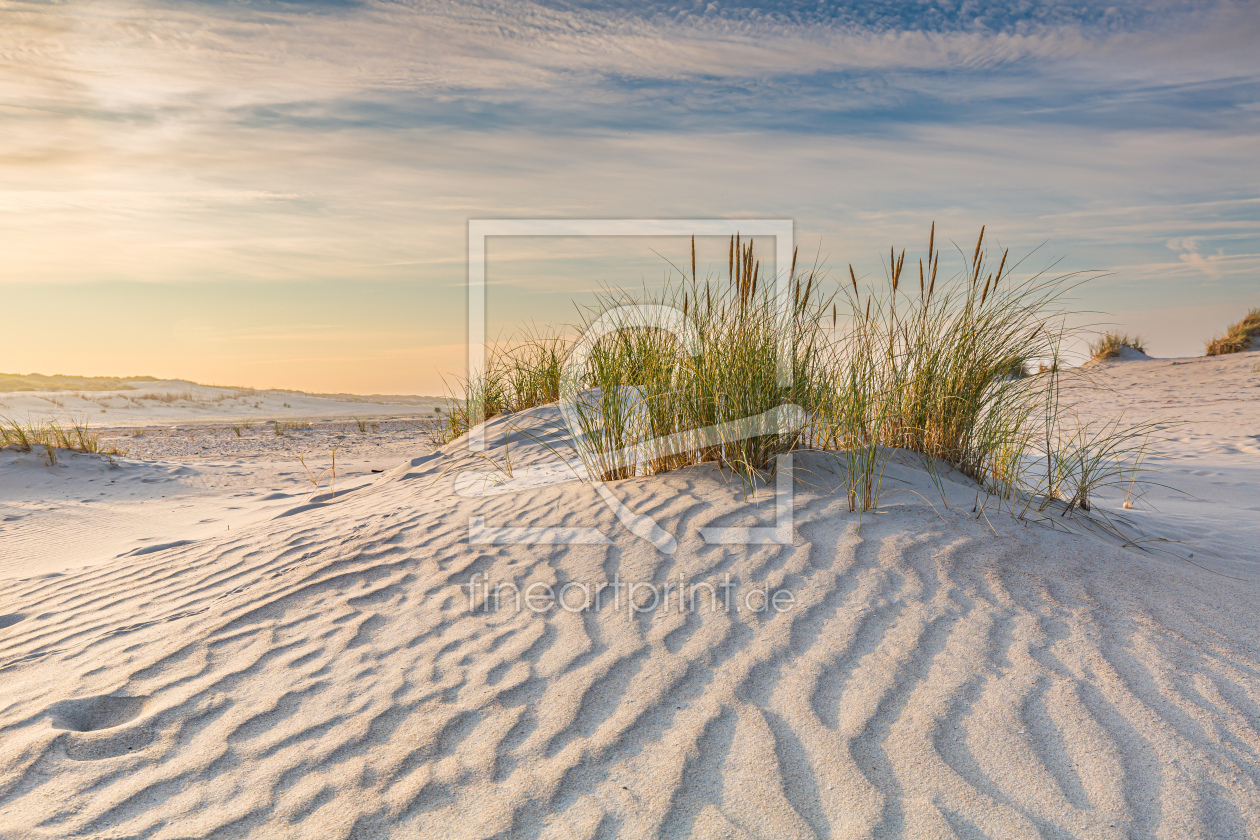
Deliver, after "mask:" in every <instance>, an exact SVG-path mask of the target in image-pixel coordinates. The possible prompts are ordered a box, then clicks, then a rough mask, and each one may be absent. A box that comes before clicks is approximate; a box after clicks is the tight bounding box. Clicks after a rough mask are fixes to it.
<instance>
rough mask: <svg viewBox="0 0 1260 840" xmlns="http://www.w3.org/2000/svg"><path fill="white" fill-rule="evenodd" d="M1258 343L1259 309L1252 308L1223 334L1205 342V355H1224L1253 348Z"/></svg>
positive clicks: (1259, 335) (1259, 337) (1259, 336)
mask: <svg viewBox="0 0 1260 840" xmlns="http://www.w3.org/2000/svg"><path fill="white" fill-rule="evenodd" d="M1257 345H1260V309H1253V310H1251V311H1250V312H1248V313H1247V317H1245V318H1243V319H1242V320H1241V321H1239V322H1238V323H1237V324H1234V325H1233V326H1232V327H1230V328H1229V329H1228V330H1226V331H1225V335H1223V336H1220V337H1218V338H1213V339H1212V340H1211V341H1209V342H1208V343H1207V355H1209V356H1224V355H1226V354H1228V353H1242V352H1244V351H1246V350H1254V349H1256V347H1257Z"/></svg>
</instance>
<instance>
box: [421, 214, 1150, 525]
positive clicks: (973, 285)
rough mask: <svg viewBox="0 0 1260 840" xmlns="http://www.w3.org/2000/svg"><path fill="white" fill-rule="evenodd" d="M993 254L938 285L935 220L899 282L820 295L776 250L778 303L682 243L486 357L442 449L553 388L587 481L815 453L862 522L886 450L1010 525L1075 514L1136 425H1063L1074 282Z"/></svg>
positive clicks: (1136, 454) (752, 261) (892, 279)
mask: <svg viewBox="0 0 1260 840" xmlns="http://www.w3.org/2000/svg"><path fill="white" fill-rule="evenodd" d="M1009 256H1010V255H1009V252H1007V251H1003V252H1001V253H1000V255H997V254H995V255H992V256H991V255H990V254H989V253H988V251H987V249H986V248H985V245H984V231H983V230H981V233H980V237H979V238H978V240H977V242H976V245H975V248H974V249H972V251H971V253H970V255H967V254H964V255H963V259H962V265H961V267H960V269H958V270H955V271H953V272H951V273H950V274H949V275H948V276H945V275H942V274H941V273H940V263H941V252H940V250H939V249H937V247H936V243H935V227H933V231H932V234H931V236H930V237H929V241H928V249H927V253H926V255H925V258H924V259H921V260H919V261H918V263H917V270H916V267H915V264H914V263H907V262H906V253H905V251H904V250H903V251H901V252H900V253H898V252H897V251H896V250H895V249H893V250H890V252H889V254H888V257H889V261H888V266H887V271H886V275H885V278H884V283H883V284H882V286H881V287H880V288H878V289H875V288H871V287H870V286H868V285H864V284H861V283H859V279H858V277H857V275H856V273H855V272H854V270H853V269H852V267H850V268H849V271H848V275H847V276H846V277H845V278H844V279H845V281H846V282H844V283H842V284H841V285H840V286H839V288H836V289H834V290H833V291H831V292H827V291H825V290H824V288H823V278H822V275H821V273H820V272H819V271H818V270H817V269H816V268H814V269H810V270H807V271H802V272H799V273H798V272H797V269H796V260H795V255H794V256H793V261H792V268H791V269H790V271H789V272H788V273H787V274H786V275H785V276H784V281H785V282H786V283H787V286H786V297H783V298H776V289H777V288H778V284H776V283H775V282H774V278H773V277H767V276H766V275H765V274H764V273H763V272H762V270H761V267H760V263H759V262H758V260H757V258H756V255H755V254H754V252H753V247H752V244H751V243H745V242H742V241H741V240H739V239H738V238H732V240H731V246H730V256H729V260H728V270H727V276H726V277H725V278H720V279H718V278H712V277H707V278H705V279H704V280H701V279H699V278H698V276H697V274H696V271H695V249H694V243H693V246H692V263H691V272H690V274H689V275H688V274H687V273H686V272H683V273H684V277H683V279H682V281H681V282H674V283H672V284H671V285H669V286H667V287H666V288H665V289H664V290H663V291H661V292H659V293H658V294H656V295H654V296H651V297H649V298H647V299H637V300H636V299H634V298H632V297H630V296H628V295H625V294H624V293H608V294H605V295H603V296H602V297H601V299H600V300H599V302H598V305H597V306H596V307H595V308H594V309H593V310H592V311H591V312H590V313H589V316H588V317H587V318H586V319H585V320H584V321H583V322H582V323H580V324H578V325H577V327H576V329H575V332H577V333H578V334H581V335H584V336H588V338H584V339H583V340H582V341H579V342H577V343H573V342H571V341H569V340H566V339H564V338H562V337H561V336H560V334H559V333H556V334H544V335H540V334H538V333H535V334H533V335H532V336H531V337H530V338H528V339H527V340H525V341H521V342H516V343H513V344H509V345H507V346H506V347H505V348H488V351H489V357H490V358H489V360H488V364H487V367H486V370H485V372H484V373H482V374H481V375H479V376H478V377H476V378H475V379H474V380H473V381H470V382H463V383H461V386H462V387H461V391H462V394H461V397H460V399H455V398H452V399H451V402H450V409H449V411H448V412H447V414H446V420H447V425H446V426H445V427H444V428H443V430H442V433H441V435H440V440H443V441H448V440H451V439H454V438H455V437H457V436H458V435H460V434H463V433H464V432H465V431H467V430H468V429H469V428H470V427H471V426H472V425H474V424H476V423H478V422H480V421H481V420H482V419H488V418H490V417H493V416H495V415H498V414H503V413H510V412H521V411H525V410H526V409H529V408H531V407H534V406H537V405H542V404H545V403H552V402H556V401H557V399H558V398H564V397H565V396H566V395H568V398H567V399H561V405H562V408H563V410H564V413H565V416H566V419H567V421H568V424H569V426H570V428H571V430H572V431H573V432H574V436H575V441H574V443H573V446H574V448H575V450H576V456H577V457H578V458H579V459H580V460H581V461H582V463H583V464H584V466H585V467H586V471H587V473H588V474H589V475H590V476H591V477H592V479H594V480H610V479H618V478H626V477H630V476H634V475H652V474H656V473H659V472H663V471H666V470H671V469H676V468H678V467H682V466H687V465H689V464H696V463H704V462H716V463H718V464H720V465H722V466H724V467H727V468H730V469H732V470H734V471H735V472H737V473H738V474H740V475H741V476H743V477H744V478H745V479H752V478H754V477H755V476H756V475H757V474H763V475H764V474H765V473H767V472H769V471H772V470H773V468H774V466H775V463H776V456H777V455H780V454H783V453H787V452H791V451H793V450H798V449H814V450H823V451H827V452H830V453H833V454H835V455H836V458H837V462H838V464H839V465H840V467H841V473H842V477H843V479H844V482H845V485H846V491H847V494H848V503H849V506H850V508H851V509H854V510H867V509H870V508H873V507H875V506H877V505H878V504H879V499H880V493H881V487H882V475H883V471H884V465H885V464H886V463H887V460H888V459H889V457H890V456H891V454H892V453H893V452H895V451H898V450H900V451H903V452H909V453H916V454H917V455H918V456H919V457H920V458H921V459H922V463H923V464H924V465H925V467H927V468H928V469H929V470H931V471H932V472H933V475H934V476H938V477H939V475H940V474H941V470H942V469H944V468H945V467H952V468H953V469H956V470H958V471H959V472H961V473H963V474H964V475H966V476H968V477H969V478H971V479H972V480H974V481H975V482H976V483H977V485H978V487H979V488H980V489H982V490H983V491H984V492H985V493H987V494H989V495H990V496H996V497H997V498H998V499H999V500H1000V501H999V504H1001V503H1002V502H1007V503H1009V504H1010V506H1011V508H1012V510H1017V509H1018V510H1019V512H1020V513H1021V515H1022V514H1024V513H1027V512H1029V511H1033V510H1035V511H1042V512H1044V511H1047V510H1050V509H1057V510H1060V511H1062V512H1064V513H1067V512H1070V511H1072V510H1076V509H1082V510H1089V509H1090V507H1091V505H1092V503H1093V498H1094V496H1095V494H1096V492H1097V490H1098V489H1099V488H1100V487H1103V486H1107V485H1117V486H1118V484H1119V483H1120V482H1121V479H1122V478H1124V477H1126V476H1127V477H1128V478H1127V480H1128V481H1129V483H1130V485H1131V484H1132V480H1133V475H1134V473H1135V471H1136V470H1137V469H1138V465H1140V463H1141V459H1142V457H1143V455H1144V453H1145V448H1146V440H1147V437H1148V435H1149V433H1150V431H1151V428H1150V427H1148V426H1133V427H1130V426H1124V425H1123V424H1121V423H1120V422H1119V421H1114V422H1111V423H1106V424H1102V425H1096V424H1091V423H1089V422H1085V421H1082V420H1081V419H1080V418H1078V417H1077V416H1076V414H1075V413H1074V412H1073V411H1072V408H1071V401H1070V399H1069V396H1070V388H1069V387H1067V384H1066V380H1065V379H1064V376H1063V374H1062V373H1061V372H1060V371H1061V368H1062V364H1061V357H1060V348H1061V347H1062V346H1064V345H1065V343H1066V339H1067V338H1068V331H1067V328H1066V327H1065V322H1066V316H1067V315H1068V314H1069V311H1068V309H1067V307H1066V306H1065V305H1064V303H1063V301H1064V297H1065V294H1066V293H1067V292H1068V291H1070V290H1071V289H1072V288H1073V287H1074V286H1075V285H1076V284H1077V283H1078V282H1080V281H1081V280H1082V279H1083V278H1082V277H1081V276H1080V275H1072V274H1068V275H1058V276H1048V275H1046V274H1043V273H1035V272H1034V273H1031V274H1023V275H1020V276H1017V274H1016V272H1017V270H1018V265H1017V264H1015V263H1013V262H1012V261H1011V260H1010V259H1009ZM995 263H996V267H994V264H995ZM644 313H648V314H647V315H645V314H644ZM652 313H655V314H652ZM662 313H664V314H662ZM669 313H673V315H670V314H669ZM671 318H672V320H671ZM610 319H611V321H610ZM594 327H598V329H597V330H593V328H594ZM594 332H598V333H600V334H601V335H600V337H598V338H597V339H594V340H593V341H592V340H590V339H589V336H590V335H591V334H593V333H594ZM1118 340H1119V342H1120V343H1121V344H1123V345H1125V346H1133V347H1135V349H1141V343H1140V341H1137V340H1135V339H1131V338H1128V337H1124V336H1119V337H1118ZM1032 369H1040V370H1041V371H1042V372H1041V373H1039V374H1036V375H1029V374H1028V371H1030V370H1032ZM566 372H567V373H566ZM785 374H787V375H785ZM1073 381H1076V380H1075V379H1074V380H1073Z"/></svg>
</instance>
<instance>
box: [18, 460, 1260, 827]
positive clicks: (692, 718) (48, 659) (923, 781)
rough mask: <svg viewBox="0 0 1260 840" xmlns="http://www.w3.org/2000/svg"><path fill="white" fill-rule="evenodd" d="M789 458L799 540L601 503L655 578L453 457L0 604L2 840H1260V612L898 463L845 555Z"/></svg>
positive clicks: (694, 476) (552, 510)
mask: <svg viewBox="0 0 1260 840" xmlns="http://www.w3.org/2000/svg"><path fill="white" fill-rule="evenodd" d="M528 455H529V453H528V452H526V453H524V454H523V456H522V457H526V459H527V456H528ZM799 457H800V460H801V464H800V465H799V466H800V467H801V469H800V470H798V495H797V499H796V519H797V526H796V530H797V540H796V544H795V545H792V546H775V545H762V546H722V545H707V544H705V543H703V542H702V541H701V540H700V538H699V536H698V535H697V530H698V528H700V527H705V526H710V525H729V524H733V523H738V522H740V521H743V520H745V519H746V518H747V517H748V516H749V515H750V513H749V508H748V505H747V504H745V502H744V501H743V495H742V491H741V489H740V487H739V485H738V483H732V482H731V481H730V480H729V479H728V478H724V477H722V476H721V475H719V474H718V473H717V472H716V471H715V470H713V469H712V468H708V467H705V468H692V469H689V470H685V471H681V472H678V473H674V474H671V475H668V476H663V477H657V478H652V479H636V480H630V481H625V482H618V483H616V484H614V485H611V489H612V491H613V492H614V493H615V494H616V496H617V497H618V498H620V499H622V500H623V501H625V502H626V503H627V504H628V505H629V506H630V508H631V509H632V510H634V511H636V512H638V513H646V514H650V515H651V516H652V517H653V518H655V520H656V521H657V522H658V523H659V524H660V526H661V527H662V528H664V529H665V530H667V531H669V532H670V533H673V534H675V535H677V537H678V546H677V550H676V551H674V552H673V553H672V554H666V553H662V552H661V551H658V550H657V549H656V548H655V547H653V545H651V544H650V543H648V542H647V541H645V540H644V539H641V538H639V537H637V536H635V535H633V534H632V533H630V532H629V531H628V530H627V529H625V528H623V527H621V526H620V524H619V523H618V521H617V519H616V517H615V516H614V515H613V513H612V512H611V511H610V510H609V508H608V507H606V506H605V505H604V504H603V503H602V502H601V500H600V497H599V495H598V494H597V492H596V489H595V488H594V487H592V486H591V485H589V484H566V485H557V486H549V487H541V488H536V489H532V490H528V491H522V492H514V493H504V494H500V495H487V496H480V497H473V498H467V497H463V496H460V495H457V494H455V493H453V492H452V487H453V485H454V482H455V477H454V476H453V475H451V474H449V473H446V474H443V470H447V469H449V468H450V467H451V466H452V465H454V464H456V463H458V460H457V459H458V458H459V456H458V455H457V454H455V453H439V454H437V455H435V456H432V457H430V458H417V459H415V460H414V461H413V462H410V463H406V464H404V465H403V466H401V467H399V468H398V469H396V470H393V471H391V472H389V473H385V474H382V475H381V476H377V477H376V478H375V479H374V480H373V481H372V482H371V483H369V484H367V485H365V486H364V487H363V488H362V489H359V490H357V491H355V492H353V493H350V494H346V495H340V496H339V497H338V498H337V499H336V500H335V501H331V502H328V503H316V504H310V505H299V506H296V507H292V508H290V509H289V510H287V511H285V513H286V514H287V515H283V516H278V517H277V518H274V519H269V520H267V521H265V522H262V523H256V524H254V525H251V526H249V527H247V528H244V529H241V530H240V531H237V530H233V531H232V532H231V533H230V534H227V533H221V534H216V535H214V536H211V537H208V538H205V539H202V540H200V541H197V542H194V543H191V544H187V545H183V546H177V547H173V548H170V549H167V550H164V551H159V552H154V553H150V554H145V555H140V556H133V557H128V558H123V559H119V560H115V561H111V562H107V563H103V564H99V565H97V566H94V567H92V568H89V569H84V570H80V571H77V572H67V573H64V574H57V575H41V576H31V577H28V578H26V579H13V580H7V581H3V582H0V593H2V596H0V597H2V599H3V600H2V603H3V605H4V608H3V613H4V617H3V618H0V835H4V836H6V837H91V838H102V837H154V838H180V837H245V836H249V837H285V838H290V837H295V838H296V837H309V838H319V840H327V838H343V837H359V838H365V837H398V838H404V837H405V838H415V837H425V838H429V837H451V838H476V837H503V838H509V837H510V838H532V837H546V838H597V837H623V838H640V837H669V838H687V837H708V838H718V837H732V838H747V837H756V838H795V837H802V838H804V837H820V838H848V837H949V836H959V837H994V838H1022V837H1027V838H1033V837H1089V838H1128V837H1163V838H1222V837H1248V836H1260V620H1258V619H1257V616H1256V609H1255V604H1256V602H1257V601H1256V599H1257V594H1260V593H1258V592H1257V586H1256V584H1254V583H1245V582H1237V581H1233V580H1229V579H1226V578H1223V577H1221V576H1220V575H1217V574H1212V573H1210V572H1208V571H1204V570H1202V569H1199V568H1196V567H1194V566H1192V565H1190V564H1188V563H1186V562H1184V561H1182V560H1177V559H1173V558H1168V557H1164V556H1160V555H1143V554H1139V553H1136V552H1134V551H1132V550H1126V549H1121V548H1119V547H1117V546H1116V545H1114V544H1111V543H1109V542H1107V541H1106V540H1104V539H1101V538H1098V537H1094V536H1089V535H1082V534H1074V533H1062V532H1058V531H1054V530H1051V529H1049V528H1046V527H1041V526H1032V525H1025V524H1020V523H1018V522H1016V521H1015V520H1013V519H1012V518H1010V517H1008V516H1005V515H1002V514H999V513H996V512H993V511H990V513H989V516H988V518H987V521H986V519H985V518H983V517H982V518H980V519H976V518H975V516H973V514H972V513H971V504H972V501H973V499H974V493H973V491H972V490H971V489H969V488H967V487H965V486H963V485H961V484H957V485H955V484H953V483H948V484H947V487H946V490H947V492H948V494H949V496H950V498H951V505H950V507H949V508H948V509H946V508H945V507H944V506H943V505H942V504H941V503H940V500H939V495H936V491H935V489H934V488H933V487H932V485H931V483H930V482H929V481H928V480H927V478H926V476H925V475H924V474H923V473H922V472H920V471H918V470H916V469H913V468H911V467H910V466H894V467H893V468H891V471H890V482H891V483H892V485H893V486H894V487H897V488H901V489H902V490H903V492H896V493H893V494H892V495H890V496H889V497H888V498H887V500H886V504H885V507H884V508H883V509H881V510H880V511H879V512H876V513H874V514H867V515H866V516H865V518H864V519H863V520H862V521H861V524H860V528H859V521H858V518H857V517H856V516H855V515H852V514H850V513H848V512H847V509H846V506H845V505H844V503H843V500H842V499H841V498H840V496H838V495H836V494H835V493H833V492H832V491H831V483H830V479H829V478H828V476H827V474H826V461H825V459H823V458H822V457H821V456H810V457H805V456H799ZM464 463H467V462H466V461H465V462H464ZM905 489H913V490H915V491H917V492H918V493H921V494H922V497H921V496H919V495H915V493H911V492H904V490H905ZM763 496H764V494H763ZM925 498H926V499H929V500H932V502H933V503H932V504H931V505H929V504H928V503H927V501H925ZM473 517H481V518H483V519H484V522H485V524H486V526H487V527H498V526H514V527H523V526H561V527H568V528H591V527H594V528H599V529H600V530H601V531H602V532H603V533H604V534H606V535H607V538H608V540H609V542H608V543H607V544H588V545H569V546H561V547H556V546H542V545H506V544H504V545H493V544H473V545H470V543H469V540H468V537H469V521H470V519H471V518H473ZM474 574H480V575H483V576H485V579H489V580H491V581H512V582H515V583H517V584H518V585H522V586H524V585H527V584H529V583H532V582H538V583H547V584H551V585H553V586H561V585H563V584H565V583H568V582H577V583H582V582H586V583H596V582H600V581H605V582H606V581H608V580H611V579H613V578H614V577H616V578H619V579H620V580H621V581H626V582H652V583H656V584H658V585H660V584H664V583H666V582H669V581H672V580H675V579H680V578H681V579H682V580H684V581H686V582H687V583H688V584H694V583H697V582H706V581H707V582H711V583H714V584H717V583H721V582H722V581H724V580H726V576H727V575H729V576H730V580H731V581H732V584H733V587H734V593H733V595H734V597H733V599H732V600H733V604H732V607H733V609H731V610H729V611H728V610H726V609H722V608H717V609H714V608H713V604H712V603H711V601H708V602H706V601H704V600H703V599H704V596H703V595H702V596H701V602H700V604H699V606H698V608H697V609H696V610H695V611H687V610H684V611H681V612H680V611H679V610H677V609H657V610H654V611H645V612H642V613H635V612H634V611H632V610H629V609H628V608H627V606H626V604H625V602H624V600H623V601H622V602H621V603H620V604H613V603H610V602H609V601H608V600H607V598H605V600H604V603H603V605H602V607H601V608H599V609H594V608H591V609H587V610H584V611H572V612H571V611H566V610H560V609H554V608H553V609H551V610H549V611H547V612H545V613H543V614H534V613H531V612H530V611H528V610H525V609H522V610H517V609H515V607H514V605H513V604H512V603H511V602H510V600H509V601H508V602H505V603H504V604H502V605H501V607H500V609H498V610H497V611H488V612H487V611H482V610H480V609H478V610H472V609H470V606H473V607H482V606H484V604H483V603H481V601H480V600H479V599H475V600H474V602H473V603H472V604H471V605H470V595H469V589H468V586H467V584H468V582H469V580H470V578H471V577H472V576H473V575H474ZM754 590H763V591H768V592H770V593H772V594H773V593H776V592H780V591H790V592H791V593H792V595H793V597H794V599H795V601H794V603H793V604H792V605H791V606H790V607H789V608H788V609H786V610H785V611H783V612H773V611H771V612H768V613H767V612H762V611H756V610H751V609H748V606H749V605H750V604H751V605H752V606H758V605H759V604H760V598H759V597H758V596H757V595H756V594H755V593H754ZM623 597H624V596H623ZM573 598H574V600H580V599H579V598H577V596H576V595H574V596H573ZM570 603H573V601H570ZM643 606H646V604H643Z"/></svg>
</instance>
